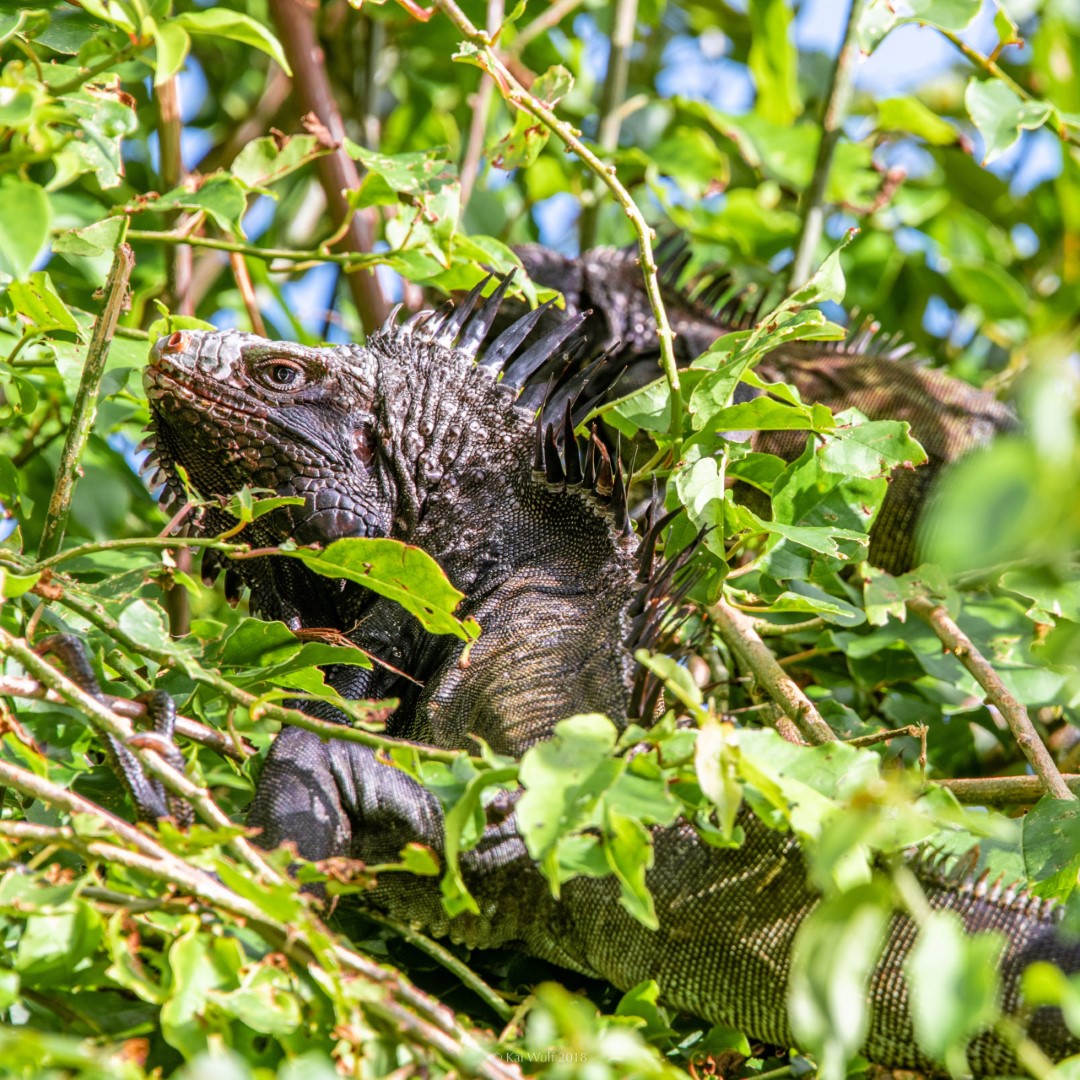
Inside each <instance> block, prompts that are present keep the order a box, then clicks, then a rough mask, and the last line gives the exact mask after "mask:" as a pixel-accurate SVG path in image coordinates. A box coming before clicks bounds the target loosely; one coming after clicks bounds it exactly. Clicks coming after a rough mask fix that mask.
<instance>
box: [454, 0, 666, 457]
mask: <svg viewBox="0 0 1080 1080" xmlns="http://www.w3.org/2000/svg"><path fill="white" fill-rule="evenodd" d="M435 3H436V6H437V7H438V8H439V9H440V10H441V11H443V12H445V14H446V15H447V16H448V17H449V18H450V20H451V21H452V22H453V23H454V25H455V26H456V27H457V28H458V29H459V30H460V31H461V32H462V33H463V34H464V35H465V37H466V38H467V39H468V40H469V41H470V42H471V43H472V44H473V45H476V46H477V47H478V48H479V49H480V55H481V56H482V57H483V59H484V67H485V70H486V71H487V72H488V73H489V74H491V75H492V76H494V78H495V81H496V83H497V84H498V86H499V89H500V91H501V92H502V95H503V97H504V98H505V99H506V100H507V102H509V104H510V105H511V107H516V108H519V109H524V110H525V111H526V112H527V113H529V114H530V115H531V116H534V117H536V119H537V120H539V121H540V123H541V124H543V125H544V127H546V128H547V129H548V130H549V131H551V132H552V133H553V134H555V135H557V136H558V137H559V138H560V139H561V140H562V141H563V143H565V145H566V146H567V147H569V149H571V150H573V152H574V153H575V154H577V156H578V157H579V158H580V159H581V162H582V164H583V165H584V166H585V167H586V168H587V169H588V170H589V171H590V172H592V173H593V174H594V175H596V176H598V177H599V178H600V179H601V181H603V183H604V184H605V185H606V186H607V189H608V190H609V191H610V192H611V194H612V195H613V196H614V198H615V201H616V202H618V204H619V205H620V206H621V207H622V208H623V209H624V210H625V211H626V216H627V217H628V218H629V219H630V223H631V225H633V227H634V231H635V232H636V233H637V238H638V250H639V252H640V262H641V272H642V274H644V276H645V292H646V294H647V295H648V297H649V306H650V307H651V308H652V313H653V317H654V318H655V319H656V334H657V337H658V339H659V342H660V366H661V368H662V369H663V371H664V377H665V378H666V379H667V383H668V387H669V388H670V390H671V439H672V443H673V444H674V446H673V450H674V453H675V455H676V456H678V452H679V447H680V446H681V445H682V421H683V406H682V387H681V385H680V383H679V370H678V367H677V366H676V363H675V341H674V336H673V335H672V332H671V324H670V323H669V322H668V317H667V312H666V311H665V309H664V300H663V297H661V295H660V281H659V279H658V277H657V265H656V259H655V257H654V256H653V249H652V236H653V232H652V229H650V228H649V226H648V224H647V223H646V221H645V218H644V217H643V216H642V213H641V211H640V210H639V209H638V206H637V203H635V202H634V200H633V199H632V198H631V196H630V193H629V192H628V191H627V190H626V188H625V187H623V185H622V184H621V183H620V181H619V179H618V177H617V176H616V175H615V169H614V167H613V166H609V165H605V164H604V163H603V162H602V161H601V160H600V159H599V158H598V157H597V156H596V155H595V154H594V153H593V152H592V151H591V150H590V149H589V148H588V147H587V146H586V145H585V144H584V143H583V142H582V141H581V139H580V138H578V132H577V131H576V130H575V129H574V128H573V127H571V126H570V125H569V124H568V123H566V122H565V121H563V120H560V119H559V118H558V117H557V116H556V115H555V113H553V112H552V111H551V109H549V108H548V107H547V105H545V104H544V103H543V102H542V101H540V100H538V99H537V98H535V97H533V95H532V94H530V93H529V92H528V90H526V89H525V88H524V87H523V86H522V85H521V83H519V82H518V81H517V79H516V78H515V77H514V76H513V75H512V74H511V72H510V70H509V69H508V68H507V67H506V65H505V64H504V63H503V62H502V60H500V59H499V57H498V56H497V55H496V53H495V51H494V50H493V49H492V48H491V40H490V38H489V37H488V35H487V34H483V33H481V32H480V31H479V30H477V28H476V27H475V26H473V24H472V23H471V22H470V21H469V19H468V17H467V16H466V15H465V13H464V12H463V11H462V10H461V9H460V8H459V7H458V6H457V4H456V3H454V0H435Z"/></svg>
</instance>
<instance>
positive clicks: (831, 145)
mask: <svg viewBox="0 0 1080 1080" xmlns="http://www.w3.org/2000/svg"><path fill="white" fill-rule="evenodd" d="M865 6H866V0H851V10H850V11H849V12H848V21H847V28H846V30H845V31H844V43H843V45H841V46H840V51H839V52H838V53H837V54H836V61H835V63H834V64H833V69H832V75H831V77H830V79H829V96H828V98H826V100H825V114H824V116H823V117H822V120H821V141H820V142H819V143H818V152H817V161H816V162H815V163H814V175H813V176H812V177H811V178H810V186H809V187H808V188H807V189H806V191H804V192H803V198H802V215H803V228H802V235H801V236H800V237H799V246H798V248H797V250H796V252H795V262H794V264H793V265H792V268H791V280H790V281H789V282H788V289H789V290H791V291H794V290H795V289H797V288H798V287H799V286H800V285H803V284H805V283H806V280H807V279H808V278H809V277H810V274H811V272H812V271H813V269H814V265H815V262H816V256H817V246H818V243H819V242H820V240H821V234H822V231H823V229H824V225H825V206H824V203H825V188H826V186H827V185H828V183H829V173H830V171H831V170H832V160H833V154H834V153H835V151H836V145H837V143H838V142H839V141H840V135H841V134H842V129H843V124H844V117H845V116H846V115H847V110H848V104H849V103H850V101H851V91H852V88H853V86H854V82H855V61H856V59H857V57H858V55H859V46H858V42H857V40H856V36H855V31H856V30H857V28H858V25H859V18H860V16H861V15H862V11H863V8H864V7H865Z"/></svg>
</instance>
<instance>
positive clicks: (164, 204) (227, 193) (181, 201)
mask: <svg viewBox="0 0 1080 1080" xmlns="http://www.w3.org/2000/svg"><path fill="white" fill-rule="evenodd" d="M204 14H210V13H209V12H204ZM196 183H198V182H197V181H189V182H188V184H187V185H186V186H184V187H178V188H173V190H172V191H168V192H166V193H165V194H164V195H162V196H161V197H160V198H158V199H155V200H153V201H150V202H147V203H146V204H145V205H141V206H138V207H134V208H133V209H142V210H159V211H160V210H181V209H182V210H203V211H205V212H206V214H207V216H208V217H210V218H211V219H212V220H213V221H214V223H215V224H216V225H218V226H219V227H220V228H221V229H224V230H225V232H229V233H233V234H234V235H237V236H243V235H244V231H243V229H242V228H241V227H240V219H241V218H242V217H243V216H244V210H245V209H246V208H247V197H246V195H245V194H244V189H243V187H242V186H241V185H240V182H239V181H238V180H237V179H236V178H235V177H234V176H229V175H227V174H226V173H216V174H215V175H213V176H208V177H207V178H206V179H205V180H204V181H202V182H201V183H198V186H195V185H196Z"/></svg>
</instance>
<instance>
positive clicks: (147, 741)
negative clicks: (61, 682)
mask: <svg viewBox="0 0 1080 1080" xmlns="http://www.w3.org/2000/svg"><path fill="white" fill-rule="evenodd" d="M35 651H36V652H37V653H38V655H39V656H54V657H55V658H56V659H57V660H59V661H60V664H61V666H62V667H63V668H64V670H65V671H66V672H67V676H68V678H69V679H71V681H72V682H73V683H75V685H76V686H78V687H79V689H80V690H82V691H84V692H85V693H87V694H89V695H90V696H91V697H92V698H94V700H95V701H99V702H100V703H101V704H102V705H104V706H105V707H106V708H107V707H108V705H109V700H108V698H107V697H106V696H105V694H104V693H103V692H102V689H101V683H100V682H99V681H98V677H97V675H96V674H95V672H94V668H93V665H92V664H91V662H90V654H89V652H88V651H87V648H86V643H85V642H84V641H83V640H82V639H81V638H79V637H77V636H76V635H75V634H52V635H50V636H49V637H47V638H44V639H43V640H42V641H40V642H39V643H38V645H37V646H36V648H35ZM135 700H136V701H139V702H142V704H143V705H145V706H146V715H147V718H148V719H149V720H150V722H151V725H152V730H151V731H144V732H137V733H136V734H134V735H132V736H131V737H130V738H129V739H127V740H121V739H118V738H116V737H115V736H114V735H109V734H106V735H105V745H106V748H107V751H108V756H109V763H110V765H112V768H113V771H114V772H115V773H116V774H117V776H119V777H120V779H121V780H122V781H123V782H124V786H125V787H126V788H127V789H128V792H129V793H130V794H131V799H132V801H133V802H134V804H135V813H136V816H137V817H138V819H139V820H140V821H146V822H150V823H153V822H155V821H159V820H160V819H161V818H171V819H172V820H173V821H175V822H176V824H177V825H179V826H181V827H183V828H186V827H187V826H189V825H190V824H191V823H192V822H193V821H194V813H193V811H192V809H191V806H190V805H189V804H188V803H187V802H185V801H184V800H183V799H181V798H179V797H178V796H176V795H173V794H172V793H170V792H167V791H166V790H165V787H164V785H163V784H162V783H161V781H160V780H158V779H157V778H156V777H153V776H147V775H146V773H145V772H144V771H143V767H142V764H141V763H140V761H139V759H138V758H137V757H136V756H135V755H134V754H133V753H132V752H131V750H130V749H129V747H131V746H135V747H138V748H140V749H145V750H151V751H153V752H154V753H156V754H157V755H158V756H159V757H161V758H162V759H163V760H164V761H165V762H166V763H167V764H169V765H171V766H172V767H173V768H174V769H176V770H177V771H178V772H181V773H182V772H184V770H185V765H184V757H183V754H181V753H180V749H179V747H178V746H177V745H176V742H175V741H174V737H173V736H174V731H175V728H176V704H175V702H174V701H173V699H172V698H171V697H170V696H169V695H168V694H166V693H165V692H164V691H161V690H153V691H150V692H149V693H145V694H140V695H139V696H138V697H137V698H136V699H135Z"/></svg>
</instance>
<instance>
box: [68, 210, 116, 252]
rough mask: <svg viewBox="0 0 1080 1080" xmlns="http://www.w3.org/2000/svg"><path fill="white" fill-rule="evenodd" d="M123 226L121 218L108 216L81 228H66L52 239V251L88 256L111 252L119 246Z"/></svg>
mask: <svg viewBox="0 0 1080 1080" xmlns="http://www.w3.org/2000/svg"><path fill="white" fill-rule="evenodd" d="M125 228H126V223H125V221H124V219H123V218H120V217H109V218H105V220H104V221H95V222H94V224H93V225H87V226H86V227H85V228H83V229H68V230H67V231H66V232H62V233H60V235H59V236H57V237H56V239H55V240H53V251H55V252H56V253H57V254H61V255H84V256H90V257H93V256H95V255H104V254H105V253H106V252H108V253H110V254H111V253H112V252H114V251H115V250H116V249H117V248H118V247H119V246H120V241H121V240H122V239H123V236H124V230H125Z"/></svg>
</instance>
